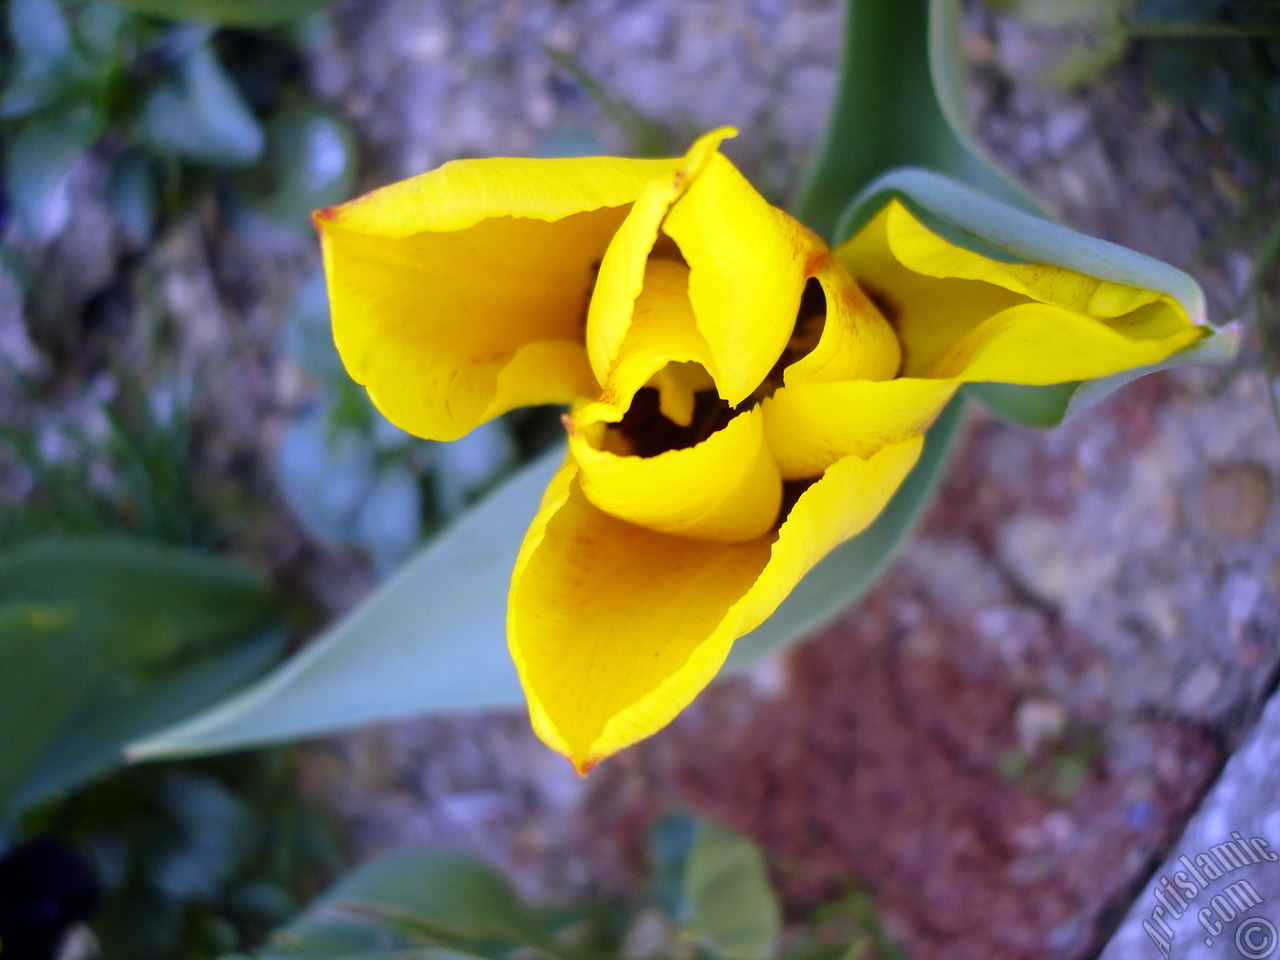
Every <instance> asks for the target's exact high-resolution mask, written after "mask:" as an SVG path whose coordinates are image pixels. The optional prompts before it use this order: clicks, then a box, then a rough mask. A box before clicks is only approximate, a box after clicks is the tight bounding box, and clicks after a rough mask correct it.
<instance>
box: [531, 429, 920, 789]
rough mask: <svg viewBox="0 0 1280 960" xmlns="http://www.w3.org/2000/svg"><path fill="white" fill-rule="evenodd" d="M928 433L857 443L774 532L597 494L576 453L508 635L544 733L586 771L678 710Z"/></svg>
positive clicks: (549, 499) (539, 538)
mask: <svg viewBox="0 0 1280 960" xmlns="http://www.w3.org/2000/svg"><path fill="white" fill-rule="evenodd" d="M921 442H922V441H921V439H920V438H919V437H913V438H910V439H908V440H906V441H903V442H901V443H897V444H892V445H890V446H887V447H885V448H883V449H882V450H880V451H879V452H877V453H876V454H875V455H873V456H872V457H870V458H867V459H865V460H864V459H861V458H858V457H847V458H845V459H844V460H841V461H840V462H838V463H836V464H834V465H833V466H832V467H831V468H830V469H829V470H828V471H827V472H826V474H825V475H824V476H823V477H822V478H821V479H819V480H818V481H816V482H815V483H813V484H812V485H811V486H809V487H808V489H806V490H805V491H804V492H803V493H802V494H801V495H800V497H799V499H798V501H797V502H796V504H795V505H794V506H793V507H792V509H791V511H790V512H789V514H788V516H787V519H786V520H785V522H784V523H783V524H782V527H781V529H780V530H779V531H778V533H777V535H776V536H773V535H768V536H764V537H760V538H758V539H756V540H752V541H748V542H745V543H717V542H713V541H708V540H697V539H693V538H690V537H680V536H673V535H671V534H667V533H659V532H657V531H654V530H649V529H646V528H644V527H641V526H637V525H635V524H631V523H627V522H626V521H623V520H619V519H617V518H616V517H613V516H610V515H609V514H606V513H604V512H603V511H601V510H600V509H598V508H597V507H595V506H594V505H593V504H592V503H591V502H590V500H588V499H587V497H586V496H585V495H584V494H583V492H582V487H581V483H580V479H579V477H578V469H577V466H576V464H575V463H574V462H573V460H572V458H571V459H570V460H569V461H567V462H566V464H565V467H564V468H563V469H562V470H561V472H560V473H559V474H558V475H557V477H556V478H555V480H554V481H553V482H552V484H551V486H550V488H549V489H548V492H547V496H546V498H545V499H544V501H543V505H542V509H541V510H540V512H539V515H538V517H537V519H535V521H534V523H533V525H532V527H531V528H530V530H529V534H528V536H527V537H526V539H525V543H524V546H523V547H522V548H521V552H520V557H519V559H518V560H517V561H516V568H515V572H514V574H513V576H512V586H511V598H510V604H509V607H508V620H507V626H508V638H509V641H510V644H511V652H512V656H513V658H514V659H515V663H516V667H517V669H518V671H519V673H520V679H521V682H522V684H523V685H524V689H525V693H526V695H527V697H528V700H529V710H530V715H531V717H532V720H533V725H534V729H535V730H536V731H537V732H538V735H539V736H540V737H542V739H543V740H544V741H545V742H546V743H547V744H548V745H549V746H551V747H552V748H553V749H555V750H558V751H559V752H561V753H563V754H564V755H565V756H567V757H568V758H569V759H570V760H571V761H572V762H573V764H574V766H575V767H576V768H577V769H578V770H579V771H580V772H585V771H587V770H589V769H591V767H593V766H594V765H595V764H596V763H597V762H599V761H600V760H601V759H603V758H604V757H606V756H609V755H610V754H613V753H616V752H617V751H618V750H621V749H622V748H623V747H626V746H628V745H630V744H632V743H635V742H636V741H637V740H641V739H643V738H644V737H647V736H649V735H650V734H652V733H654V732H655V731H657V730H659V729H660V728H662V727H663V726H665V725H666V724H667V723H669V722H670V721H671V720H672V719H673V718H674V717H675V715H676V714H677V713H679V712H680V710H682V709H683V708H684V707H685V706H687V705H688V704H689V703H690V702H691V701H692V700H693V698H694V697H695V696H696V695H697V694H698V692H699V691H701V690H702V688H703V687H705V686H706V685H707V684H708V683H710V682H711V680H712V678H713V677H714V676H715V674H716V671H717V670H719V668H720V666H721V665H722V664H723V663H724V659H725V657H726V656H727V655H728V652H729V648H730V647H731V645H732V643H733V641H734V640H735V639H736V638H737V637H739V636H741V635H743V634H744V633H746V632H748V631H750V630H751V629H753V628H754V627H756V626H758V625H759V624H760V623H762V622H763V621H764V619H765V618H766V617H768V616H769V614H770V613H772V612H773V611H774V609H776V608H777V606H778V604H779V603H781V602H782V600H783V599H784V598H785V597H786V595H787V594H788V593H789V592H790V591H791V590H792V589H793V588H794V587H795V585H796V584H797V583H798V582H799V581H800V578H801V577H802V576H804V574H805V573H806V572H807V571H808V570H809V569H810V568H811V567H812V566H813V565H814V564H815V563H817V562H818V560H820V559H821V558H822V557H823V556H825V555H826V554H827V553H828V552H829V551H830V550H831V549H832V548H833V547H835V546H836V545H837V544H839V543H841V542H842V541H844V540H847V539H848V538H849V537H851V536H854V535H855V534H857V533H859V532H860V531H861V530H863V529H865V527H866V526H867V525H868V524H869V523H870V522H871V521H872V520H873V519H875V517H876V516H877V515H878V514H879V513H880V511H881V510H882V509H883V508H884V505H885V504H886V503H887V502H888V500H889V498H890V497H891V496H892V495H893V492H894V491H895V490H896V489H897V488H898V486H899V485H900V484H901V482H902V480H903V479H904V478H905V477H906V475H907V473H908V472H909V471H910V469H911V467H912V466H913V465H914V463H915V461H916V459H917V458H918V456H919V453H920V448H921Z"/></svg>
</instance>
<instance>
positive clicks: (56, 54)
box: [9, 0, 71, 65]
mask: <svg viewBox="0 0 1280 960" xmlns="http://www.w3.org/2000/svg"><path fill="white" fill-rule="evenodd" d="M9 39H10V40H11V41H12V43H13V47H14V52H15V53H16V54H17V55H18V59H19V60H25V61H29V62H34V63H42V64H50V65H52V64H56V63H58V62H59V61H61V60H65V59H66V58H67V57H68V56H69V55H70V54H71V29H70V27H69V26H68V24H67V17H66V14H64V13H63V12H62V5H61V4H60V3H58V0H9Z"/></svg>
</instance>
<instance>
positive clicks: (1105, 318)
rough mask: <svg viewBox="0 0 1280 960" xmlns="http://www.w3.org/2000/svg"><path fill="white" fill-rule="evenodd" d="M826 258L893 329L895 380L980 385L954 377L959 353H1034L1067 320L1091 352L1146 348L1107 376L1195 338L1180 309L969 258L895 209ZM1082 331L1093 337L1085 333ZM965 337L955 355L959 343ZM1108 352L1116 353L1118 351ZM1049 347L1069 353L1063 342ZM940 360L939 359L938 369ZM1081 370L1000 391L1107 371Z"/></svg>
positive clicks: (1109, 285)
mask: <svg viewBox="0 0 1280 960" xmlns="http://www.w3.org/2000/svg"><path fill="white" fill-rule="evenodd" d="M836 256H837V258H838V259H839V260H840V262H841V263H842V264H843V265H844V266H845V267H846V268H847V269H848V270H849V272H850V273H851V274H852V275H853V276H854V278H855V279H857V280H858V282H859V283H860V284H861V285H862V287H863V289H864V290H866V292H867V293H868V295H869V296H870V297H871V299H872V300H873V301H874V302H875V303H876V304H877V305H878V306H879V307H880V308H881V311H882V312H883V313H884V314H885V315H886V317H887V318H888V319H889V321H890V322H891V323H892V324H893V325H894V326H895V328H896V330H897V332H898V336H899V339H900V341H901V343H902V349H903V368H902V374H903V375H904V376H928V377H946V376H962V377H963V379H965V380H978V379H986V376H985V374H984V375H983V376H979V375H978V372H977V371H963V370H962V369H961V367H958V366H957V362H956V357H958V356H959V355H960V353H962V352H964V351H965V350H967V351H969V352H971V353H972V352H975V351H976V350H977V348H978V344H979V343H982V342H986V341H990V340H992V339H993V338H995V339H997V340H1000V341H1001V343H1002V346H1001V350H1003V349H1005V348H1006V347H1011V346H1012V344H1013V342H1014V341H1015V340H1016V339H1017V338H1018V337H1019V336H1023V335H1024V334H1025V350H1027V351H1031V350H1041V349H1044V348H1045V347H1046V346H1047V345H1048V344H1049V342H1050V341H1049V340H1048V339H1046V337H1047V334H1046V333H1045V331H1044V330H1043V327H1044V325H1045V324H1047V323H1052V322H1057V321H1058V320H1060V319H1061V318H1062V317H1064V316H1065V315H1066V313H1067V312H1069V313H1072V314H1074V315H1076V316H1077V317H1078V318H1079V319H1080V320H1081V321H1082V322H1080V323H1076V324H1073V325H1072V329H1073V331H1074V333H1075V334H1079V335H1082V336H1085V337H1086V338H1087V339H1089V340H1090V341H1092V342H1096V343H1099V344H1100V343H1102V342H1106V337H1105V331H1106V330H1108V329H1110V330H1113V331H1116V332H1118V333H1121V334H1123V336H1124V337H1125V338H1127V339H1129V340H1132V341H1141V340H1149V341H1152V342H1151V343H1150V344H1148V345H1147V346H1142V347H1138V348H1137V349H1135V350H1132V351H1130V350H1129V348H1128V347H1127V346H1124V347H1123V349H1122V350H1121V352H1122V353H1125V354H1127V355H1128V356H1129V357H1131V358H1132V361H1133V362H1130V361H1128V360H1125V359H1123V358H1122V357H1120V356H1116V357H1115V358H1113V359H1114V361H1115V363H1114V364H1112V367H1113V370H1112V372H1114V370H1115V369H1125V368H1127V366H1133V365H1135V364H1136V363H1138V362H1142V363H1146V362H1154V361H1151V360H1147V359H1144V358H1146V357H1155V358H1156V359H1157V360H1159V359H1163V358H1164V357H1166V356H1168V355H1169V354H1170V353H1172V352H1173V351H1174V350H1177V349H1179V348H1180V347H1181V346H1185V345H1186V344H1187V343H1190V342H1192V341H1194V340H1195V339H1197V338H1198V337H1199V336H1202V335H1203V334H1202V333H1201V332H1199V331H1198V328H1195V327H1194V326H1193V325H1192V324H1191V322H1190V320H1189V319H1188V318H1187V316H1186V313H1185V312H1184V311H1183V309H1182V308H1181V306H1179V305H1178V304H1177V302H1176V301H1174V300H1173V299H1172V298H1169V297H1167V296H1165V295H1163V294H1158V293H1155V292H1153V291H1149V290H1141V289H1139V288H1136V287H1129V286H1126V285H1124V284H1119V283H1114V282H1111V281H1107V280H1100V279H1098V278H1096V277H1091V276H1088V275H1086V274H1082V273H1078V272H1076V271H1072V270H1065V269H1062V268H1060V267H1053V266H1047V265H1043V264H1025V263H1011V262H1004V261H1000V260H996V259H992V258H990V257H986V256H983V255H981V254H978V253H974V252H972V251H970V250H966V249H964V248H962V247H959V246H956V245H954V244H952V243H950V242H948V241H947V240H946V239H944V238H942V237H940V236H938V235H937V234H935V233H933V232H932V231H931V230H929V229H928V228H927V227H925V226H924V225H923V224H922V223H920V221H918V220H917V219H916V218H915V217H914V216H913V215H912V213H911V212H910V211H909V210H908V209H907V208H906V207H905V206H904V205H903V204H902V203H900V202H899V201H897V200H894V201H891V202H890V203H889V204H887V205H886V206H885V208H884V209H883V210H881V211H880V212H879V213H878V214H877V215H876V216H875V217H874V218H873V219H872V220H871V221H870V222H869V223H868V224H867V225H866V226H865V227H864V228H863V229H862V230H861V231H860V232H859V233H858V235H857V236H855V237H854V238H853V239H851V240H850V241H848V242H847V243H845V244H843V245H842V246H841V247H840V248H839V249H838V250H837V251H836ZM1038 304H1042V305H1044V307H1045V308H1046V309H1044V310H1043V311H1036V310H1022V311H1019V312H1015V313H1012V314H1009V315H1005V312H1006V311H1008V310H1010V309H1011V308H1014V307H1020V306H1021V307H1025V306H1028V305H1038ZM997 317H999V318H1000V319H999V320H998V322H996V323H995V326H994V327H993V329H992V330H990V331H987V332H986V333H981V334H979V333H977V330H978V327H979V326H980V325H983V324H985V323H987V322H989V321H992V320H993V318H997ZM1084 321H1087V322H1084ZM1023 322H1027V323H1030V324H1031V326H1029V327H1027V328H1026V329H1025V330H1024V334H1014V333H1013V331H1012V328H1013V327H1014V326H1017V325H1019V324H1021V323H1023ZM1089 324H1092V325H1094V326H1095V327H1096V328H1098V329H1099V330H1101V331H1103V332H1102V333H1097V334H1090V333H1088V332H1087V331H1086V327H1088V326H1089ZM971 336H972V337H973V339H971V340H968V341H967V344H968V345H967V346H966V347H964V348H963V349H961V348H960V344H961V342H962V341H966V338H969V337H971ZM1156 341H1159V342H1156ZM1109 342H1111V343H1112V344H1113V345H1115V346H1117V347H1122V345H1120V344H1119V342H1118V341H1114V340H1112V341H1109ZM1037 344H1039V345H1037ZM1057 345H1058V346H1060V347H1066V348H1067V349H1068V351H1070V350H1071V347H1070V345H1069V344H1067V343H1065V341H1061V340H1060V341H1058V343H1057ZM992 346H994V343H993V344H992ZM1014 352H1015V353H1016V352H1017V351H1016V350H1015V351H1014ZM1029 356H1030V354H1029V353H1027V354H1024V358H1029ZM944 357H946V358H948V359H946V361H945V363H944V362H943V360H944ZM1064 359H1069V358H1064ZM1091 363H1092V362H1091ZM1091 363H1072V362H1068V363H1066V364H1065V365H1064V366H1063V368H1062V370H1061V371H1060V372H1059V373H1058V374H1055V375H1052V376H1051V377H1050V378H1049V379H1045V377H1046V376H1049V375H1048V374H1047V373H1046V372H1045V371H1044V370H1042V371H1041V372H1039V373H1036V374H1034V375H1032V377H1033V378H1032V379H1013V380H1008V381H1006V382H1011V383H1050V382H1065V381H1068V380H1072V379H1081V378H1082V377H1085V376H1092V374H1076V373H1071V372H1068V368H1072V369H1077V370H1081V369H1092V368H1097V369H1102V368H1105V367H1106V366H1107V364H1092V366H1091ZM1042 366H1043V365H1042ZM1003 367H1004V368H1005V369H1006V370H1014V371H1016V369H1017V363H1016V361H1015V360H1014V359H1013V358H1012V357H1011V358H1010V362H1009V363H1005V364H1003Z"/></svg>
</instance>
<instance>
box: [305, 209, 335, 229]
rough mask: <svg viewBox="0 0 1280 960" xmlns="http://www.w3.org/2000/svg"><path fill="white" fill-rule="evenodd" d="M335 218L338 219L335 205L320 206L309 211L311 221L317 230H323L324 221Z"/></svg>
mask: <svg viewBox="0 0 1280 960" xmlns="http://www.w3.org/2000/svg"><path fill="white" fill-rule="evenodd" d="M336 219H338V210H337V208H336V207H322V208H321V209H319V210H312V211H311V223H312V225H314V226H315V228H316V229H317V230H323V229H324V225H325V224H326V223H328V222H329V221H330V220H336Z"/></svg>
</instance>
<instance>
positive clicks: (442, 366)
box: [316, 158, 677, 440]
mask: <svg viewBox="0 0 1280 960" xmlns="http://www.w3.org/2000/svg"><path fill="white" fill-rule="evenodd" d="M676 169H677V162H676V161H655V160H622V159H615V158H585V159H582V158H577V159H570V160H561V159H557V160H517V159H506V158H503V159H492V160H466V161H454V162H453V163H449V164H445V165H444V166H443V167H441V168H439V169H438V170H435V171H433V172H431V173H427V174H423V175H422V176H420V177H415V178H413V179H411V180H406V181H404V182H402V183H397V184H393V185H391V186H389V187H384V188H382V189H381V190H376V191H374V192H373V193H371V194H368V195H366V196H364V197H360V198H357V199H356V200H352V201H351V202H349V203H346V204H343V205H342V206H340V207H335V208H333V209H330V210H322V211H320V212H319V213H317V215H316V224H317V226H318V227H319V230H320V237H321V246H322V248H323V251H324V259H325V273H326V276H327V278H328V284H329V297H330V305H331V310H332V314H333V330H334V339H335V342H336V343H337V345H338V351H339V353H340V354H341V355H342V359H343V362H344V363H345V364H346V367H347V370H348V371H349V372H350V374H351V376H352V377H353V378H354V379H355V380H356V381H357V382H359V383H362V384H364V385H365V386H366V387H367V388H368V390H369V395H370V397H371V398H372V399H373V401H374V402H375V403H376V404H377V406H378V407H379V409H381V410H382V412H383V413H384V414H386V416H387V417H388V419H390V420H391V421H392V422H393V423H395V424H397V425H398V426H400V427H402V428H404V429H405V430H407V431H409V432H410V433H414V434H417V435H418V436H423V437H429V438H433V439H441V440H444V439H453V438H456V437H459V436H461V435H462V434H464V433H466V432H467V431H468V430H470V429H471V428H473V427H474V426H476V425H477V424H479V423H481V422H483V421H484V420H487V419H489V418H491V417H494V416H496V415H497V414H499V413H502V412H504V411H505V410H507V409H510V407H511V406H513V405H515V404H517V403H530V402H539V403H549V402H568V401H571V400H573V399H575V398H577V397H581V396H585V395H590V394H591V393H593V392H594V390H595V379H594V377H593V376H592V375H591V370H590V367H589V364H588V361H587V355H586V350H585V342H584V331H583V324H584V322H585V317H586V312H587V305H588V300H589V298H590V295H591V289H592V286H593V284H594V281H595V267H596V265H597V264H598V263H599V262H600V260H601V258H602V257H603V256H604V254H605V250H606V248H607V247H608V245H609V242H610V240H611V239H612V238H613V236H614V234H615V233H616V232H617V230H618V227H619V225H620V224H621V223H622V222H623V220H624V218H625V217H626V214H627V212H628V210H629V208H630V205H631V204H632V202H634V200H635V199H636V197H637V196H638V195H639V194H640V192H641V191H642V190H643V189H644V187H645V185H646V184H648V183H649V182H650V181H651V180H653V179H654V178H659V179H661V178H664V177H670V176H671V175H672V174H673V173H674V171H675V170H676ZM538 345H541V346H538ZM522 351H523V353H522Z"/></svg>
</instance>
